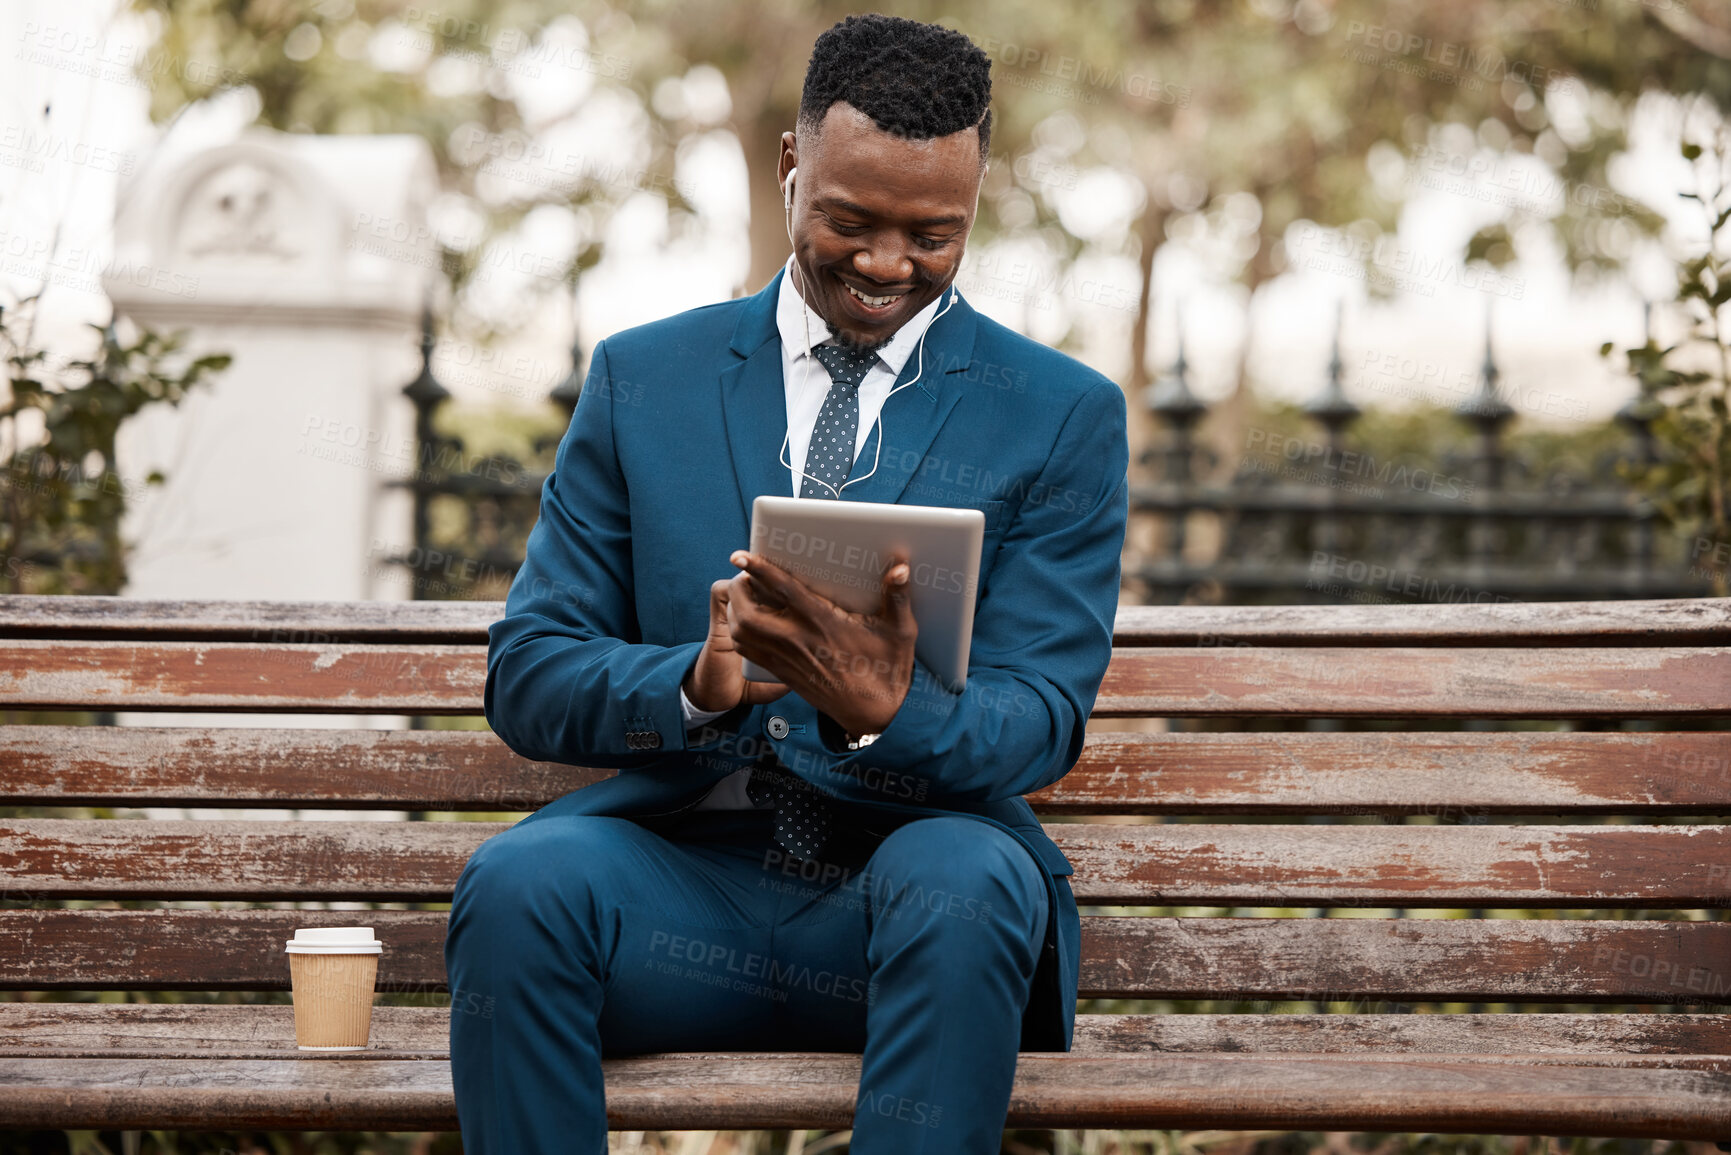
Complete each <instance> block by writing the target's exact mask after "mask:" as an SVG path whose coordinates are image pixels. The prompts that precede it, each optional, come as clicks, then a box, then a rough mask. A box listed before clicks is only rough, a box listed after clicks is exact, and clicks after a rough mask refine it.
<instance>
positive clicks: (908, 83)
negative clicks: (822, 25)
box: [799, 12, 992, 164]
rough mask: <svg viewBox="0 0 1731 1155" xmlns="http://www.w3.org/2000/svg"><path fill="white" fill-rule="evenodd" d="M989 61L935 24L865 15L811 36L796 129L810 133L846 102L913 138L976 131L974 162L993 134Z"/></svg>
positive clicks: (966, 41) (971, 45)
mask: <svg viewBox="0 0 1731 1155" xmlns="http://www.w3.org/2000/svg"><path fill="white" fill-rule="evenodd" d="M991 99H992V59H991V57H989V56H987V55H986V54H985V53H984V52H982V51H980V49H979V48H978V47H976V46H975V44H974V42H973V41H972V40H969V39H968V38H967V37H966V36H964V35H963V34H962V33H960V32H957V31H955V30H953V29H950V28H945V27H943V26H942V25H939V24H921V23H920V22H919V21H917V20H904V19H903V18H902V17H900V16H884V15H882V14H880V13H876V12H873V13H870V14H868V15H864V16H849V17H848V18H847V19H845V20H843V21H842V22H841V23H839V24H837V25H835V26H834V27H833V28H831V29H830V30H829V31H827V32H825V33H824V34H823V35H822V36H819V37H818V38H817V43H816V44H815V45H813V46H812V50H811V63H810V64H808V65H807V66H806V70H805V89H804V91H803V92H802V93H801V94H800V98H799V124H800V127H802V128H804V129H806V130H807V131H808V132H812V133H815V132H816V131H817V128H818V126H819V125H820V124H822V123H823V118H824V115H825V114H826V113H828V112H829V107H830V105H832V104H834V103H835V102H836V101H838V100H842V101H846V102H847V103H848V104H851V105H853V106H854V107H855V108H857V109H859V110H860V111H861V112H863V113H865V114H866V115H867V116H869V117H871V118H872V121H873V123H875V124H876V125H877V126H878V127H879V128H880V129H882V130H883V131H885V132H891V133H895V134H896V135H898V136H905V137H909V138H911V139H913V140H931V139H932V138H934V137H939V136H948V135H950V133H952V132H960V131H961V130H962V129H964V128H968V127H970V126H972V125H976V124H977V125H979V126H980V163H981V164H984V163H985V160H986V146H987V145H988V144H989V143H990V141H991V136H992V111H991Z"/></svg>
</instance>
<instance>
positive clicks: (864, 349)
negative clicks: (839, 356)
mask: <svg viewBox="0 0 1731 1155" xmlns="http://www.w3.org/2000/svg"><path fill="white" fill-rule="evenodd" d="M832 329H833V326H832ZM898 332H899V330H898ZM831 336H832V337H833V338H834V340H835V343H836V344H837V345H839V346H841V348H842V349H843V351H845V352H848V353H851V354H853V355H855V356H857V357H863V356H865V355H866V354H867V353H876V352H877V351H878V350H879V349H882V348H883V347H884V346H885V345H888V344H889V343H890V342H891V341H893V340H895V333H891V334H890V335H889V336H888V337H885V338H884V339H883V340H881V341H873V342H872V343H871V344H869V345H862V344H861V343H860V342H858V341H855V340H854V339H853V338H852V337H849V336H848V335H847V334H846V333H843V332H841V331H840V330H834V331H833V332H832V333H831Z"/></svg>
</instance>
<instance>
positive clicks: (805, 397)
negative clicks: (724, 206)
mask: <svg viewBox="0 0 1731 1155" xmlns="http://www.w3.org/2000/svg"><path fill="white" fill-rule="evenodd" d="M793 270H794V264H793V258H792V257H789V258H788V260H787V267H786V269H785V270H784V271H783V275H782V278H781V292H780V293H779V295H778V296H777V297H776V303H775V327H776V331H777V332H778V333H779V334H780V336H781V380H782V387H783V390H784V392H785V393H786V396H787V460H788V461H789V462H791V463H792V468H791V470H790V473H791V475H792V481H793V492H794V493H795V494H796V495H797V494H798V493H799V489H800V483H801V481H802V480H803V479H802V477H801V476H800V471H801V470H802V469H804V468H805V455H806V450H807V449H808V448H809V447H810V446H811V434H812V430H814V429H815V428H816V427H817V415H818V412H819V411H820V410H821V409H822V408H823V402H824V398H825V397H826V396H828V394H829V387H830V376H829V370H828V369H826V368H824V365H823V362H822V361H819V360H818V359H817V358H816V357H815V356H812V355H811V354H809V353H808V352H806V350H807V348H808V347H810V346H815V345H821V344H822V343H823V342H825V341H827V340H828V339H829V338H830V335H831V334H830V328H829V325H828V324H827V323H826V322H825V321H824V319H823V318H822V317H820V316H818V315H817V313H815V312H814V311H813V310H812V307H811V306H810V305H808V304H806V303H805V300H804V298H802V297H801V296H800V295H799V291H798V290H797V289H795V288H794V287H793V277H794V272H793ZM943 300H944V294H943V293H939V294H938V298H937V300H935V301H932V302H930V303H929V304H927V305H926V307H925V308H923V309H921V310H920V311H919V312H918V313H915V314H914V315H913V316H912V317H910V318H909V319H908V320H907V322H906V323H905V324H903V325H902V327H901V328H899V329H897V330H896V332H895V336H893V337H891V338H890V339H889V341H888V342H887V343H886V344H885V345H884V346H883V347H882V348H880V349H879V350H878V351H877V353H878V359H877V360H876V361H875V362H873V363H872V367H871V368H870V369H868V370H866V375H865V380H863V381H861V382H860V387H859V431H858V432H857V433H856V434H855V435H854V447H853V451H854V455H855V467H856V468H858V467H859V465H860V464H861V462H860V460H859V456H858V455H859V453H860V451H861V450H863V449H864V448H865V445H866V442H867V441H869V440H870V439H871V432H872V425H873V424H874V423H875V422H876V421H877V419H878V414H879V413H880V412H882V410H883V406H884V400H885V399H886V398H887V397H888V396H889V395H890V390H891V389H893V388H894V387H895V383H896V378H897V377H900V376H901V373H902V367H903V366H904V365H906V364H907V363H908V358H909V357H911V356H913V353H914V347H915V346H916V345H918V344H919V341H920V338H921V337H922V336H924V335H925V331H926V328H927V326H929V325H930V324H931V323H932V318H933V317H934V316H935V315H936V314H937V311H938V306H939V305H940V304H941V303H942V302H943ZM879 446H880V447H881V446H882V441H881V440H880V442H879ZM865 468H866V469H870V468H871V465H870V463H865ZM848 476H849V478H850V479H851V478H853V477H854V476H855V474H853V473H851V472H850V473H849V475H848ZM859 476H864V475H863V474H860V475H859ZM819 500H828V499H819ZM679 708H680V710H681V711H683V712H684V714H685V728H686V729H687V730H690V729H692V728H693V727H696V726H700V725H702V724H703V723H704V722H707V721H709V720H710V719H711V718H719V717H720V716H721V715H722V714H725V713H726V712H727V711H726V710H699V709H698V708H697V707H695V706H693V705H692V704H691V701H690V699H688V698H687V697H686V696H685V689H684V687H680V690H679ZM750 775H751V767H749V766H745V767H741V768H740V769H738V770H735V771H734V772H733V773H732V774H729V775H728V776H727V777H725V778H723V779H722V780H721V781H720V782H717V783H716V784H715V786H714V787H713V788H712V789H711V790H710V791H709V793H708V794H706V795H704V796H703V799H702V801H700V802H698V804H697V806H696V807H695V809H698V810H750V809H752V807H753V803H752V801H751V799H750V798H749V797H748V796H747V795H746V793H745V780H746V779H747V778H748V777H750Z"/></svg>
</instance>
